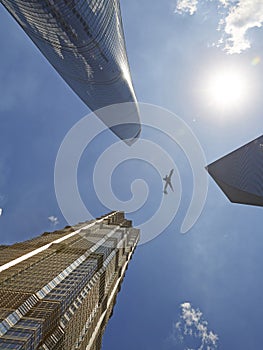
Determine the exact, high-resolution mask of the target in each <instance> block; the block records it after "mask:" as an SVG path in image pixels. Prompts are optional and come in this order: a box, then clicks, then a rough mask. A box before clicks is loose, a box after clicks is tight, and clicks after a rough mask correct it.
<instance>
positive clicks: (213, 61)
mask: <svg viewBox="0 0 263 350" xmlns="http://www.w3.org/2000/svg"><path fill="white" fill-rule="evenodd" d="M223 3H226V2H224V1H197V0H196V1H195V0H193V1H190V0H182V1H178V2H177V1H173V0H169V1H167V0H165V1H162V2H154V3H153V2H152V1H149V0H140V1H137V0H135V1H132V2H128V1H127V0H124V1H121V6H122V15H123V23H124V30H125V35H126V44H127V50H128V56H129V61H130V66H131V72H132V77H133V81H134V87H135V91H136V94H137V97H138V100H139V101H140V102H146V103H150V104H154V105H157V106H160V107H163V108H166V109H168V110H171V111H172V112H173V113H174V114H176V115H177V116H178V117H180V118H182V119H183V120H184V121H185V122H186V123H187V124H188V125H189V127H190V128H191V129H192V130H193V132H194V133H195V135H196V137H197V138H198V139H199V141H200V143H201V145H202V148H203V150H204V152H205V155H206V159H207V163H211V162H212V161H214V160H216V159H218V158H219V157H221V156H222V155H224V154H227V153H228V152H230V151H232V150H233V149H235V148H238V147H239V146H240V145H242V144H245V143H246V142H248V141H250V140H252V139H253V138H256V137H257V136H259V135H260V134H262V115H261V113H262V107H263V102H262V98H261V94H262V91H263V86H262V84H263V83H262V78H261V77H262V75H263V46H262V45H263V44H262V43H263V40H262V39H263V38H262V36H263V31H262V29H261V28H260V24H262V23H263V6H262V4H261V1H260V0H259V1H256V0H253V1H252V0H251V1H240V2H238V1H229V4H228V5H227V3H226V4H225V5H223ZM245 6H247V7H245ZM244 14H246V16H244ZM0 23H1V28H2V30H1V35H0V42H1V48H2V50H1V52H2V54H1V64H0V83H1V85H0V89H1V99H0V116H1V118H0V123H1V124H0V125H1V127H0V135H1V137H0V207H1V208H3V213H2V215H1V216H0V234H1V242H2V243H3V244H7V243H13V242H16V241H21V240H24V239H28V238H30V237H33V236H36V235H38V234H39V233H41V232H43V231H51V230H53V229H55V228H59V227H63V226H65V225H66V224H67V222H66V220H65V219H64V218H63V216H62V213H61V211H60V209H59V206H58V204H57V201H56V196H55V190H54V165H55V159H56V156H57V152H58V148H59V146H60V144H61V142H62V141H63V138H64V137H65V135H66V133H67V132H68V131H69V130H70V129H71V128H72V127H73V125H74V124H75V123H76V122H77V121H79V120H80V119H81V118H82V117H84V116H86V115H87V113H88V112H89V111H88V109H87V107H86V106H85V105H84V104H83V103H82V102H81V101H80V99H79V98H78V97H77V96H76V95H75V94H74V93H73V92H72V91H71V90H70V88H69V87H68V86H67V85H66V84H65V83H64V82H63V81H62V79H61V78H60V77H59V76H58V74H57V73H56V72H55V71H54V69H53V68H52V67H51V66H50V64H49V63H48V62H47V61H46V59H45V58H44V57H43V56H42V55H41V53H40V52H39V51H38V50H37V48H36V47H35V46H34V45H33V43H32V42H31V41H30V40H29V38H27V36H26V35H25V34H24V32H23V31H22V30H21V28H19V26H18V25H17V24H16V23H15V21H14V20H13V19H12V18H11V17H10V16H9V14H8V13H7V11H6V10H5V9H4V8H3V7H0ZM219 27H220V28H219ZM218 29H219V30H218ZM249 46H250V47H249ZM225 68H228V69H230V70H235V69H237V68H238V71H239V72H241V73H240V75H241V76H242V77H246V79H247V83H246V84H245V87H246V91H245V94H244V96H243V97H242V98H241V99H240V100H239V103H238V105H237V106H232V108H229V109H228V110H222V109H221V108H219V107H218V106H215V105H214V104H212V103H211V96H210V95H206V93H207V92H206V89H207V85H206V79H207V77H211V76H212V77H214V76H215V75H216V74H217V73H218V72H219V73H220V72H221V71H222V70H223V69H225ZM244 100H246V103H244V104H243V102H244ZM93 119H94V120H93ZM96 122H97V121H96V120H95V118H94V117H91V125H93V124H92V123H96ZM142 136H143V137H145V138H147V139H150V140H152V141H153V142H155V143H159V144H160V145H161V146H162V147H163V148H164V149H165V150H166V151H167V152H168V153H169V154H170V156H171V157H172V158H173V160H174V161H175V162H176V164H177V167H178V170H179V172H180V175H181V180H182V188H183V190H182V201H181V204H180V208H179V210H178V214H177V216H176V217H175V219H174V220H173V222H172V223H171V224H170V225H169V227H168V228H167V229H166V230H165V232H163V233H162V234H161V235H159V236H158V237H157V238H155V239H154V240H152V241H151V242H149V243H147V244H145V245H143V246H139V247H138V249H137V250H136V253H135V255H134V259H133V260H132V261H131V263H130V265H129V268H128V271H127V274H126V278H125V279H124V282H123V285H122V289H121V292H120V294H119V296H118V301H117V304H116V306H115V310H114V314H113V317H112V319H111V321H110V322H109V324H108V327H107V330H106V333H105V336H104V345H103V350H107V349H123V347H125V349H126V350H130V349H142V350H148V349H151V350H152V349H158V350H160V349H163V350H170V349H196V350H197V349H201V350H202V349H204V350H208V349H215V348H216V347H217V348H218V349H241V350H242V349H253V348H261V346H262V343H263V336H262V332H261V312H262V308H263V296H262V292H261V291H262V288H263V280H262V278H261V274H262V272H261V266H262V264H263V257H262V245H263V237H262V226H261V225H262V209H261V208H255V207H249V206H241V205H233V204H231V203H229V202H228V201H227V199H226V198H225V197H224V195H223V194H222V192H221V191H220V190H219V188H218V187H217V186H216V185H215V183H214V182H213V181H212V180H211V179H210V181H209V190H208V196H207V201H206V204H205V208H204V211H203V213H202V215H201V216H200V218H199V220H198V221H197V223H196V224H195V225H194V227H193V228H192V229H191V230H190V231H189V232H188V233H187V234H184V235H182V234H181V233H180V227H181V224H182V221H183V218H184V216H185V213H186V210H187V207H188V206H189V201H190V197H191V193H192V175H191V167H190V166H189V164H188V162H187V159H186V157H185V155H184V152H183V151H182V150H180V149H179V147H178V146H177V145H176V144H173V143H172V142H171V140H166V139H165V137H164V136H163V135H160V134H158V132H157V131H154V130H151V129H150V128H145V129H144V130H143V134H142ZM116 141H117V139H116V138H115V136H114V135H113V134H111V133H110V132H109V131H105V132H104V133H103V135H102V136H101V137H100V138H98V139H95V140H94V141H93V142H92V143H91V144H90V145H89V147H88V148H87V150H86V152H85V154H83V157H82V159H81V162H80V168H79V173H78V176H79V177H78V178H79V188H80V192H81V195H82V198H83V200H84V202H85V204H86V205H87V207H88V208H89V210H90V212H91V213H92V214H93V215H94V216H99V215H102V214H104V213H105V211H107V208H106V207H105V205H103V203H100V202H99V200H98V199H97V198H96V193H95V191H94V188H93V186H92V172H93V168H94V165H95V164H96V159H97V158H98V156H99V155H100V154H101V152H103V150H104V149H105V148H107V147H109V146H110V145H111V144H112V143H114V142H116ZM126 163H127V164H126ZM126 163H124V164H122V165H120V166H119V167H118V168H116V171H115V172H114V179H113V183H112V184H113V189H114V191H115V193H116V195H117V196H119V197H120V199H121V200H127V199H129V198H130V196H131V192H130V183H131V182H132V181H133V180H134V179H136V178H143V179H145V181H146V182H147V183H148V185H149V198H148V200H147V202H146V204H145V205H144V206H143V208H141V210H138V211H136V212H135V213H134V214H132V215H130V217H131V218H132V219H133V220H134V222H135V224H141V223H142V222H143V221H144V220H145V219H146V218H149V217H151V216H152V215H153V213H154V212H155V211H156V208H157V206H158V203H159V202H160V201H161V199H162V181H161V177H160V175H159V174H158V172H157V171H156V169H153V167H152V166H151V164H144V163H143V162H142V161H139V160H133V161H131V163H130V164H128V163H129V162H126ZM135 169H136V171H135ZM159 170H160V171H161V172H162V169H159ZM163 175H165V174H163ZM174 185H175V187H176V185H177V184H174ZM172 196H173V194H171V195H169V200H173V197H172ZM49 218H50V219H49ZM201 313H202V315H201ZM206 322H207V323H206ZM215 335H217V336H215ZM212 340H213V341H212ZM124 344H125V345H124Z"/></svg>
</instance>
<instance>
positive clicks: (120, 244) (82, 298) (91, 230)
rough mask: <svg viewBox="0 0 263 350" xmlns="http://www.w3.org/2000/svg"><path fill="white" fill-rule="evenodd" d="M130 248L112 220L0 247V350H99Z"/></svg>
mask: <svg viewBox="0 0 263 350" xmlns="http://www.w3.org/2000/svg"><path fill="white" fill-rule="evenodd" d="M138 240H139V230H137V229H135V228H132V223H131V221H129V220H126V219H125V218H124V213H123V212H112V213H110V214H108V215H106V216H104V217H102V218H99V219H96V220H92V221H89V222H86V223H82V224H79V225H77V226H75V227H69V226H68V227H65V228H64V229H63V230H58V231H55V232H53V233H43V234H42V235H41V236H39V237H36V238H33V239H31V240H29V241H26V242H23V243H16V244H13V245H11V246H0V265H1V266H0V349H1V350H7V349H16V350H29V349H30V350H33V349H41V350H71V349H76V350H77V349H78V350H84V349H85V350H89V349H90V350H99V349H100V348H101V339H102V334H103V332H104V329H105V327H106V324H107V322H108V320H109V318H110V316H111V314H112V311H113V307H114V304H115V301H116V296H117V293H118V291H119V289H120V285H121V282H122V279H123V278H124V274H125V270H126V268H127V266H128V263H129V261H130V259H131V256H132V254H133V252H134V249H135V248H136V245H137V242H138Z"/></svg>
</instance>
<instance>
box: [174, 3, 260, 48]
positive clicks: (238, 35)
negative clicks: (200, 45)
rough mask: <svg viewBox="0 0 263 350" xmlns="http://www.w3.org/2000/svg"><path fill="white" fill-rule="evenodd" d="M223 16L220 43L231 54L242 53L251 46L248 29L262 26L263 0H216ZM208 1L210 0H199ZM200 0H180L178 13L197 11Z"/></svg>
mask: <svg viewBox="0 0 263 350" xmlns="http://www.w3.org/2000/svg"><path fill="white" fill-rule="evenodd" d="M216 1H217V2H218V5H219V6H218V11H219V15H220V16H221V18H220V20H219V22H218V23H217V25H216V26H217V28H218V30H220V31H221V32H222V34H223V39H221V40H219V42H218V44H219V45H220V46H221V45H223V48H224V50H225V51H226V52H227V53H229V54H234V53H241V52H242V51H244V50H247V49H248V48H250V47H251V42H250V40H249V38H248V31H249V29H252V28H260V27H261V26H262V24H263V1H262V0H239V1H236V0H216ZM199 2H200V3H201V2H207V3H209V2H210V0H203V1H201V0H199ZM197 6H198V0H178V1H177V7H176V11H175V12H177V13H188V14H190V15H192V14H194V13H195V12H196V11H197Z"/></svg>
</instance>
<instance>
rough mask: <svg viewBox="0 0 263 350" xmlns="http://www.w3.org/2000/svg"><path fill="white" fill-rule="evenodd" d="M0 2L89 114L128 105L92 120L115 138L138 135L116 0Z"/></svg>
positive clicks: (135, 103) (131, 86) (130, 81)
mask: <svg viewBox="0 0 263 350" xmlns="http://www.w3.org/2000/svg"><path fill="white" fill-rule="evenodd" d="M0 2H1V3H2V4H3V5H4V6H5V7H6V9H7V10H8V11H9V12H10V13H11V15H12V16H13V17H14V18H15V19H16V21H17V22H18V23H19V24H20V26H21V27H22V28H23V29H24V31H25V32H26V33H27V34H28V36H29V37H30V38H31V39H32V40H33V42H34V43H35V44H36V45H37V47H38V48H39V49H40V51H41V52H42V53H43V54H44V55H45V57H46V58H47V59H48V61H49V62H50V63H51V64H52V66H53V67H54V68H55V69H56V70H57V72H58V73H59V74H60V75H61V77H62V78H63V79H64V80H65V81H66V82H67V83H68V85H69V86H70V87H71V88H72V89H73V90H74V91H75V93H76V94H77V95H78V96H79V97H80V98H81V99H82V100H83V101H84V103H85V104H86V105H87V106H88V107H89V108H90V109H91V110H92V111H96V110H98V109H100V108H102V107H105V106H108V105H112V104H120V103H125V102H132V103H133V104H131V105H128V106H126V107H125V110H124V111H123V113H121V115H119V116H114V117H113V116H108V115H107V114H104V113H100V114H97V115H98V116H99V118H100V119H101V120H102V121H103V122H104V123H105V124H106V125H107V126H109V127H110V128H111V130H112V131H113V132H114V133H115V134H116V135H117V136H119V137H120V138H121V139H124V140H125V139H127V140H133V139H134V138H136V137H137V136H138V135H139V133H140V120H139V111H138V107H137V100H136V96H135V93H134V89H133V84H132V80H131V75H130V69H129V64H128V59H127V54H126V48H125V41H124V34H123V26H122V19H121V13H120V6H119V0H30V1H24V0H0ZM112 119H114V123H116V124H118V125H117V126H112Z"/></svg>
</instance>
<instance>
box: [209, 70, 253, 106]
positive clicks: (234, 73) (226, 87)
mask: <svg viewBox="0 0 263 350" xmlns="http://www.w3.org/2000/svg"><path fill="white" fill-rule="evenodd" d="M249 86H250V84H249V82H248V79H247V76H246V74H245V73H244V72H241V71H239V70H234V69H224V70H220V71H217V72H216V73H213V74H212V75H211V76H210V77H209V78H208V79H207V82H206V89H205V90H206V99H208V102H209V104H210V105H211V106H212V107H214V108H216V109H217V110H223V111H227V110H231V111H232V110H235V109H237V108H240V107H242V106H243V105H244V104H245V102H247V99H248V96H249Z"/></svg>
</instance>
